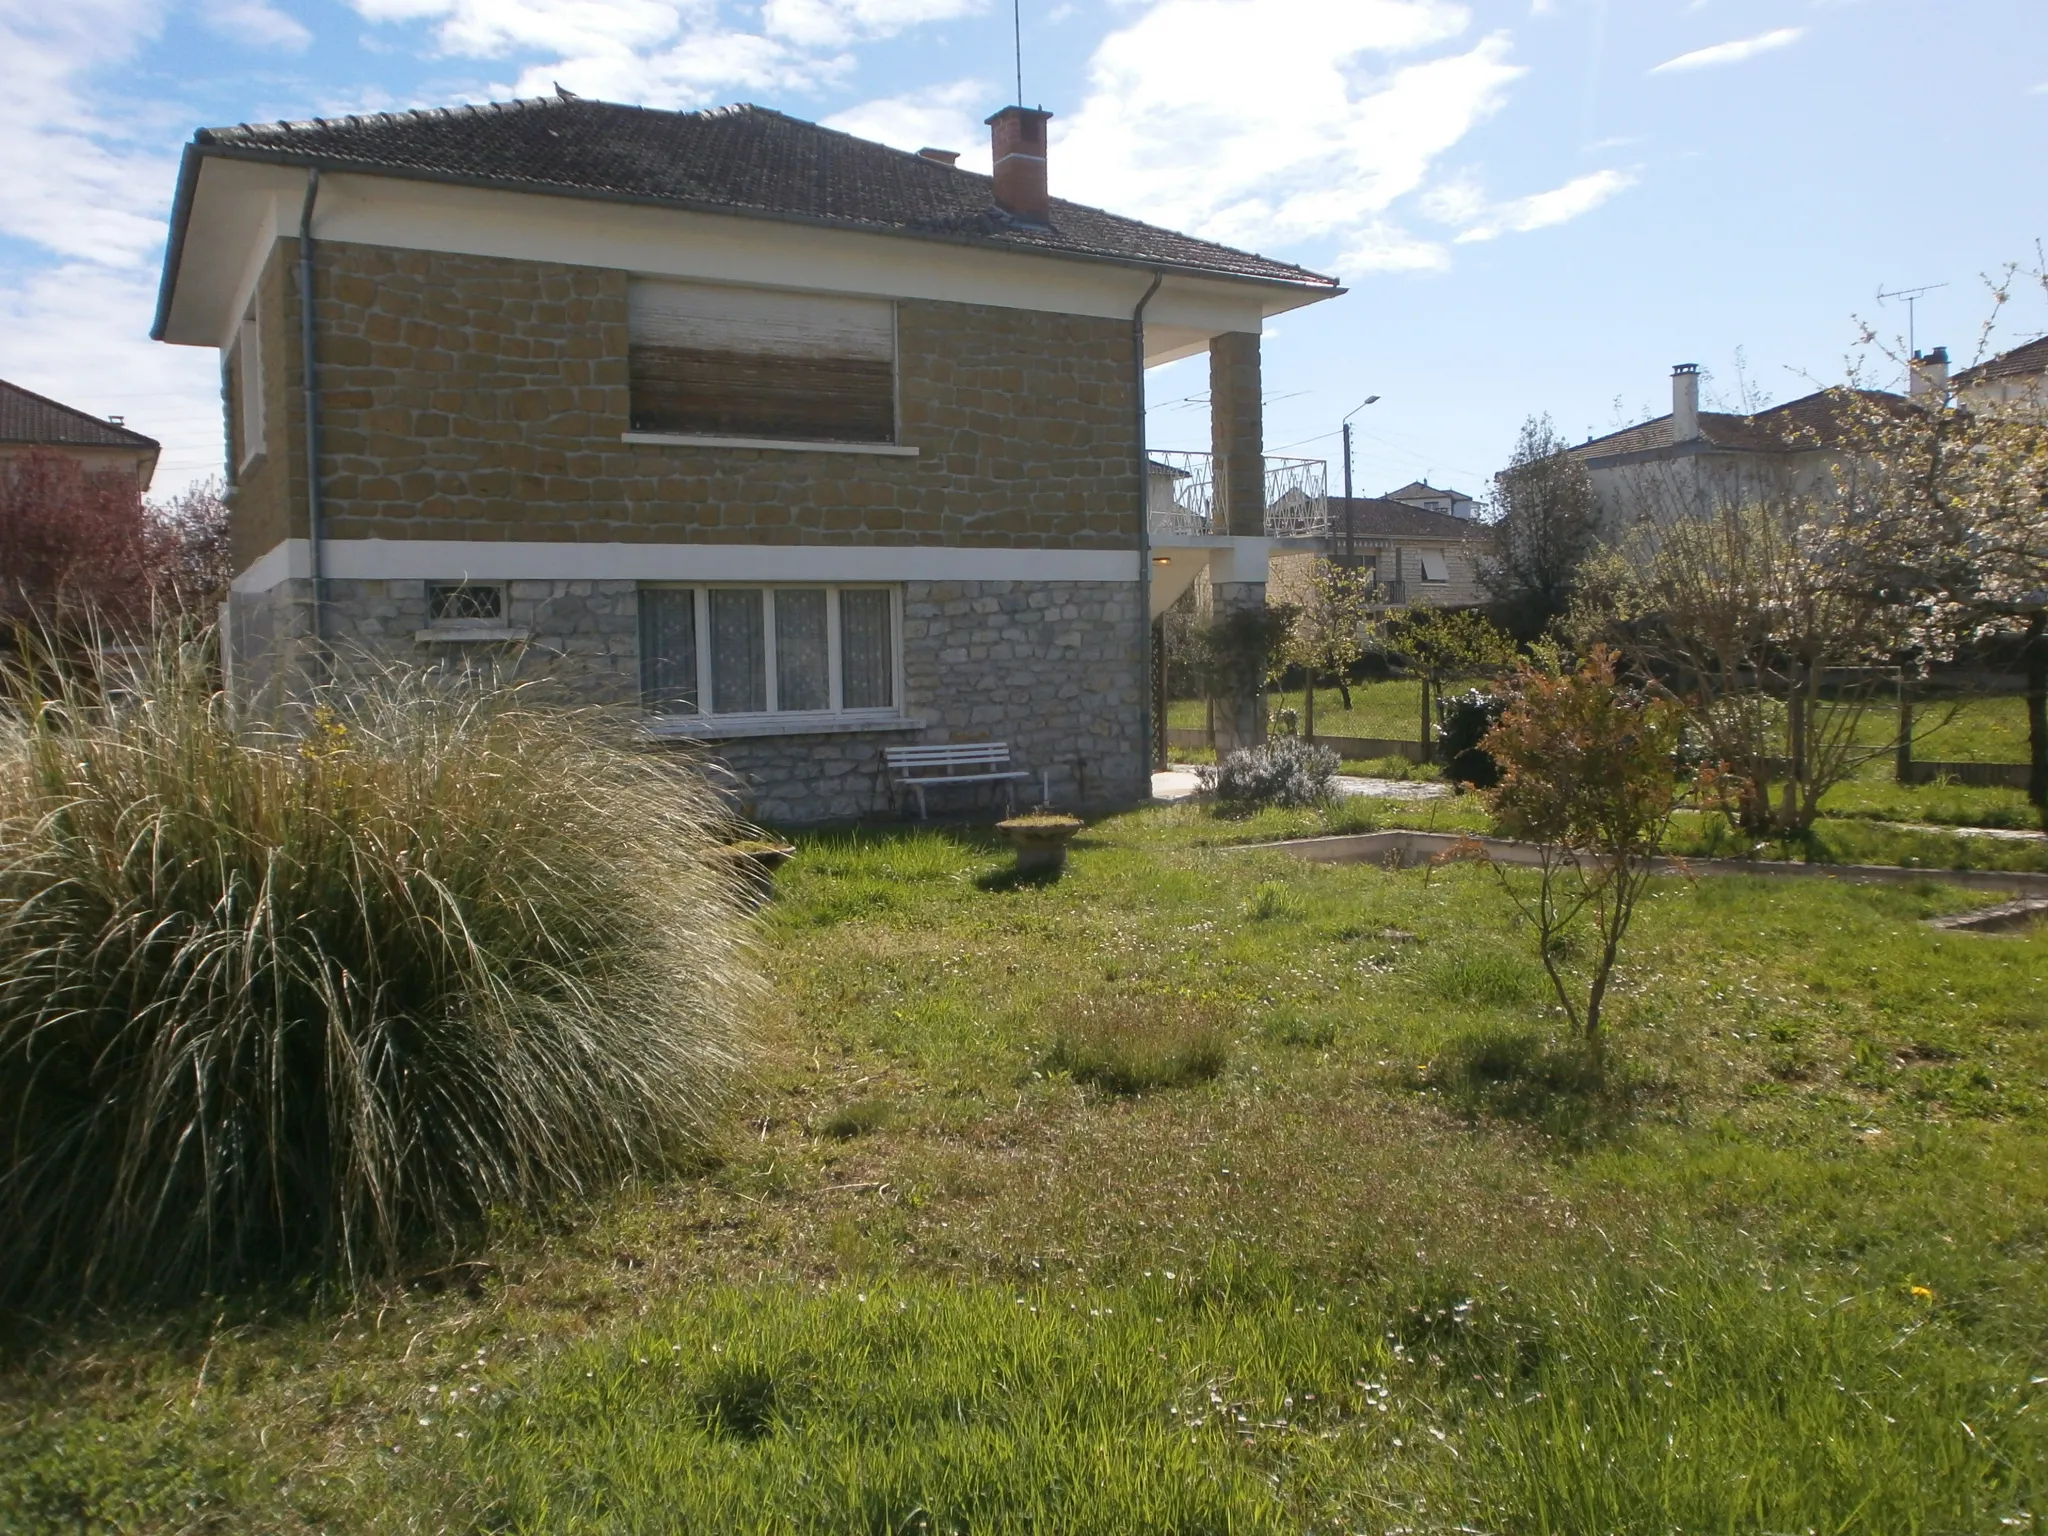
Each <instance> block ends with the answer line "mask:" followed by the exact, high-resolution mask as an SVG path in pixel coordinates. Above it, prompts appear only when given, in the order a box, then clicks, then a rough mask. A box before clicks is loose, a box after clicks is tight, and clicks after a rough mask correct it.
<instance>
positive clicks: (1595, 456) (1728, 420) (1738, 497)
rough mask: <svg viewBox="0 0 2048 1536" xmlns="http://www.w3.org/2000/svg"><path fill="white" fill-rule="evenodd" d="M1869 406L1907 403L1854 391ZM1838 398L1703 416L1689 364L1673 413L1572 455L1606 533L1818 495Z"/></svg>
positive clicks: (1829, 488) (1820, 395) (1830, 481)
mask: <svg viewBox="0 0 2048 1536" xmlns="http://www.w3.org/2000/svg"><path fill="white" fill-rule="evenodd" d="M1856 394H1857V396H1858V397H1859V398H1861V399H1862V400H1864V401H1868V402H1877V403H1891V404H1897V405H1901V406H1903V404H1904V398H1903V397H1902V396H1899V395H1894V394H1887V393H1885V392H1883V391H1879V390H1858V391H1856ZM1842 408H1843V399H1842V396H1841V394H1840V393H1839V392H1837V391H1832V390H1819V391H1816V392H1815V393H1813V394H1810V395H1802V396H1800V397H1799V398H1798V399H1796V400H1788V401H1786V402H1785V403H1784V404H1783V405H1776V406H1772V407H1770V408H1769V409H1768V410H1762V411H1758V412H1756V413H1754V414H1753V415H1747V416H1745V415H1738V414H1735V413H1733V412H1728V411H1703V410H1701V409H1700V374H1699V366H1698V365H1697V364H1696V363H1680V364H1679V365H1678V366H1677V367H1676V368H1674V369H1673V370H1672V372H1671V411H1670V413H1669V414H1668V415H1664V416H1657V417H1653V418H1651V419H1650V420H1648V421H1643V422H1638V423H1637V424H1636V425H1634V426H1632V427H1625V428H1623V429H1622V430H1621V431H1619V432H1610V433H1608V434H1606V435H1605V436H1603V437H1596V438H1591V439H1589V440H1588V441H1586V442H1583V443H1580V444H1579V445H1578V446H1577V447H1575V448H1572V449H1569V450H1568V452H1569V453H1570V454H1571V456H1572V457H1573V458H1575V459H1577V460H1578V461H1579V462H1580V463H1581V464H1583V465H1584V466H1585V467H1586V471H1587V473H1588V475H1589V476H1590V477H1591V479H1592V482H1593V490H1594V493H1595V495H1596V496H1597V497H1598V498H1599V502H1600V508H1601V512H1602V514H1603V516H1604V517H1605V518H1606V520H1607V523H1608V527H1609V532H1610V533H1616V532H1619V531H1620V530H1621V529H1623V528H1625V527H1626V526H1628V525H1629V524H1632V523H1634V522H1637V521H1639V520H1642V519H1644V518H1649V519H1651V520H1661V519H1663V518H1666V517H1671V516H1679V515H1684V514H1686V513H1688V512H1697V511H1704V510H1708V509H1710V508H1712V507H1714V506H1721V505H1731V504H1737V503H1740V502H1744V501H1758V500H1771V499H1777V498H1784V497H1788V496H1789V497H1798V496H1825V495H1828V494H1831V493H1832V492H1833V490H1834V487H1835V479H1834V469H1835V465H1836V463H1837V461H1838V460H1839V458H1840V456H1841V444H1842V419H1841V412H1842Z"/></svg>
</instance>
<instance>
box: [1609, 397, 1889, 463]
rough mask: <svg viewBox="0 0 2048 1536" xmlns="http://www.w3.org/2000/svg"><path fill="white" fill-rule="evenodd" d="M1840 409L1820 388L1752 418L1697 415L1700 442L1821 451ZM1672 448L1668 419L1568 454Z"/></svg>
mask: <svg viewBox="0 0 2048 1536" xmlns="http://www.w3.org/2000/svg"><path fill="white" fill-rule="evenodd" d="M1853 393H1855V394H1856V395H1857V396H1859V397H1860V398H1862V399H1863V400H1865V401H1868V402H1871V403H1873V404H1877V403H1882V404H1886V405H1903V404H1904V403H1905V402H1904V400H1903V399H1902V398H1901V397H1900V396H1898V395H1893V394H1887V393H1885V392H1884V391H1883V390H1874V389H1861V390H1856V391H1854V392H1853ZM1842 405H1843V400H1842V395H1841V394H1840V393H1838V392H1837V391H1834V390H1826V389H1823V390H1817V391H1815V392H1814V393H1813V394H1810V395H1801V396H1800V397H1799V398H1798V399H1797V400H1787V401H1786V402H1785V403H1784V404H1783V405H1774V406H1772V407H1771V408H1770V409H1769V410H1767V411H1758V412H1757V413H1756V414H1755V415H1754V416H1737V415H1734V414H1732V413H1730V412H1726V411H1701V412H1700V438H1701V440H1702V441H1703V442H1704V443H1705V444H1706V445H1707V446H1708V447H1710V448H1725V449H1732V450H1734V451H1736V452H1741V453H1798V452H1801V451H1804V450H1807V449H1812V448H1825V447H1828V446H1830V445H1832V444H1834V443H1838V442H1839V441H1841V436H1842V420H1841V417H1842ZM1671 446H1672V442H1671V418H1670V417H1669V416H1658V417H1656V418H1654V419H1653V420H1650V421H1644V422H1639V423H1637V424H1636V425H1635V426H1633V427H1624V428H1623V429H1622V430H1621V431H1619V432H1610V433H1608V434H1607V435H1606V436H1605V437H1595V438H1589V439H1588V440H1587V441H1585V442H1583V443H1580V444H1579V445H1578V446H1577V447H1576V448H1573V449H1572V450H1571V452H1572V453H1573V454H1574V455H1575V456H1577V457H1580V458H1587V459H1604V458H1611V457H1615V456H1618V455H1621V454H1627V453H1654V452H1657V451H1659V450H1662V449H1667V448H1669V447H1671Z"/></svg>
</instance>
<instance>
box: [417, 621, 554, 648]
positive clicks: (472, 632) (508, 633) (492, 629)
mask: <svg viewBox="0 0 2048 1536" xmlns="http://www.w3.org/2000/svg"><path fill="white" fill-rule="evenodd" d="M532 633H533V632H532V631H531V630H527V629H511V628H507V627H505V626H504V625H490V626H487V625H482V624H478V625H473V626H471V627H470V628H467V629H460V628H457V627H456V626H454V625H452V624H451V625H449V626H448V627H447V628H445V629H416V630H414V631H413V632H412V641H413V644H414V645H471V644H476V645H503V644H505V643H506V642H507V641H519V640H524V639H526V638H528V637H529V636H530V635H531V634H532Z"/></svg>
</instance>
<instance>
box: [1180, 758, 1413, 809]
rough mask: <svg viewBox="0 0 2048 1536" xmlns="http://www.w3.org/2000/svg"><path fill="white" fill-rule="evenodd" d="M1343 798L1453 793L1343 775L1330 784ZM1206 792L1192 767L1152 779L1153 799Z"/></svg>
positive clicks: (1407, 781) (1404, 797)
mask: <svg viewBox="0 0 2048 1536" xmlns="http://www.w3.org/2000/svg"><path fill="white" fill-rule="evenodd" d="M1330 783H1331V785H1332V787H1334V788H1335V789H1336V791H1337V793H1338V794H1340V795H1362V796H1367V797H1370V798H1373V799H1379V800H1438V799H1441V798H1443V797H1444V796H1445V795H1448V794H1449V793H1450V792H1451V786H1450V785H1448V784H1440V783H1434V782H1431V781H1428V780H1422V781H1417V780H1414V779H1365V778H1358V777H1356V776H1354V775H1352V774H1348V773H1340V774H1338V775H1337V777H1336V778H1334V779H1332V780H1331V781H1330ZM1201 790H1202V784H1201V780H1200V779H1198V778H1197V777H1196V776H1195V770H1194V768H1193V767H1192V766H1190V765H1188V764H1185V763H1173V764H1170V765H1168V766H1167V767H1165V768H1163V769H1161V770H1160V771H1159V772H1157V773H1155V774H1153V775H1152V798H1153V799H1154V800H1161V801H1169V802H1171V801H1175V800H1192V799H1193V798H1194V797H1195V796H1196V795H1198V794H1200V793H1201Z"/></svg>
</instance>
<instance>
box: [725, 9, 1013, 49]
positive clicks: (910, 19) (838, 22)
mask: <svg viewBox="0 0 2048 1536" xmlns="http://www.w3.org/2000/svg"><path fill="white" fill-rule="evenodd" d="M980 9H981V4H980V0H767V3H766V4H764V5H763V6H762V7H761V23H762V25H763V27H765V28H766V30H767V31H768V33H769V34H770V35H771V36H775V37H783V38H787V39H788V40H789V41H791V42H793V43H795V44H797V45H798V46H800V47H805V48H843V47H845V46H846V45H847V44H848V43H852V42H859V41H864V40H869V39H873V38H881V37H893V36H894V35H895V34H896V33H898V32H901V31H904V30H905V29H906V28H909V27H915V26H922V25H924V24H925V23H926V22H933V21H950V20H952V19H953V18H954V17H956V16H964V15H966V14H968V13H969V12H971V11H978V10H980Z"/></svg>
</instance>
